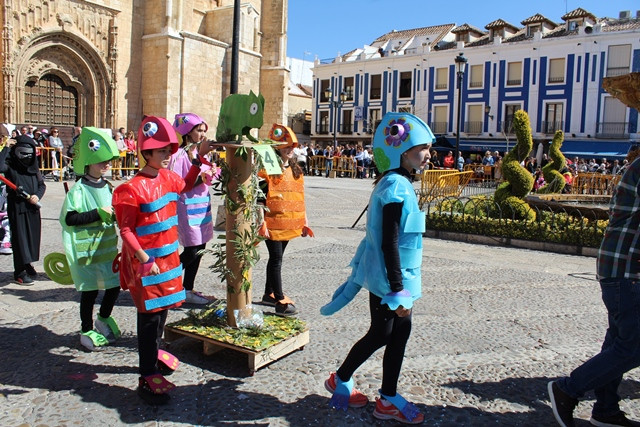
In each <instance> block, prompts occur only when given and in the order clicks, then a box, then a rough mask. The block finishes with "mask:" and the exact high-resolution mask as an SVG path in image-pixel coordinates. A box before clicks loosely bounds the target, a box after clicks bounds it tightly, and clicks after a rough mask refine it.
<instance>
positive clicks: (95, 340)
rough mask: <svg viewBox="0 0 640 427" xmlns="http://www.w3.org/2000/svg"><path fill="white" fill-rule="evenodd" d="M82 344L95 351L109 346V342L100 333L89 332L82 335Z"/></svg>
mask: <svg viewBox="0 0 640 427" xmlns="http://www.w3.org/2000/svg"><path fill="white" fill-rule="evenodd" d="M80 344H82V346H83V347H84V348H86V349H87V350H89V351H93V350H95V349H96V347H103V346H105V345H107V344H109V341H108V340H107V339H106V338H105V337H104V335H102V334H101V333H100V332H96V331H89V332H83V333H81V334H80Z"/></svg>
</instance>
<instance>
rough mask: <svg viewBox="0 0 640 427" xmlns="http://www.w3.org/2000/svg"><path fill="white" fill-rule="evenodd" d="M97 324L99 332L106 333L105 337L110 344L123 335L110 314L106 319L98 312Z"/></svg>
mask: <svg viewBox="0 0 640 427" xmlns="http://www.w3.org/2000/svg"><path fill="white" fill-rule="evenodd" d="M95 325H96V329H97V330H98V332H100V333H101V334H102V335H104V337H105V338H106V339H107V340H108V341H109V344H113V343H114V342H116V340H117V339H118V338H120V335H122V334H121V333H120V328H118V324H117V323H116V321H115V319H114V318H113V316H109V317H107V318H106V319H105V318H104V317H100V315H99V314H98V318H97V319H96V322H95Z"/></svg>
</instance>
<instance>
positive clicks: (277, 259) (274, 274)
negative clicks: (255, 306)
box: [264, 240, 289, 301]
mask: <svg viewBox="0 0 640 427" xmlns="http://www.w3.org/2000/svg"><path fill="white" fill-rule="evenodd" d="M266 243H267V250H268V251H269V261H267V282H266V284H265V286H264V294H265V295H269V294H273V296H274V297H275V299H276V301H280V300H282V299H284V292H283V291H282V257H283V255H284V250H285V249H286V247H287V244H288V243H289V241H288V240H282V241H277V240H266Z"/></svg>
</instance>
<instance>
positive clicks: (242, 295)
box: [225, 144, 253, 328]
mask: <svg viewBox="0 0 640 427" xmlns="http://www.w3.org/2000/svg"><path fill="white" fill-rule="evenodd" d="M226 147H227V158H226V161H227V163H228V165H229V170H230V171H231V177H230V179H229V194H228V197H229V198H230V199H231V200H233V201H234V202H235V203H238V204H240V207H239V208H238V210H237V212H229V211H227V221H226V226H225V229H226V242H227V249H226V252H227V268H228V269H229V271H231V272H233V277H229V276H228V277H227V323H228V324H229V326H231V327H232V328H236V327H237V326H238V325H237V323H236V318H235V315H234V313H233V311H234V310H238V309H239V310H242V309H244V308H245V307H246V306H247V304H251V289H249V290H248V291H247V292H244V291H241V287H242V281H243V278H242V269H243V265H242V264H241V261H239V260H237V259H236V257H235V256H234V254H235V244H234V243H233V240H234V239H235V238H236V235H235V234H234V230H237V231H238V232H239V233H240V234H241V235H242V234H244V232H245V231H248V230H250V227H251V224H250V223H249V222H247V221H246V220H245V218H244V210H245V208H246V206H245V202H244V200H243V199H242V197H241V196H240V194H239V193H238V188H239V187H241V186H245V187H248V186H249V185H250V182H251V169H252V167H251V164H252V159H251V157H252V154H253V152H252V150H250V149H248V150H247V159H246V160H245V159H243V158H242V157H241V156H236V150H237V148H234V147H233V146H232V145H231V144H229V145H226ZM247 275H248V277H246V279H247V280H249V281H251V270H248V273H247Z"/></svg>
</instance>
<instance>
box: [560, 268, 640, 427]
mask: <svg viewBox="0 0 640 427" xmlns="http://www.w3.org/2000/svg"><path fill="white" fill-rule="evenodd" d="M600 288H601V289H602V301H603V302H604V305H605V306H606V307H607V311H608V316H609V328H608V329H607V334H606V335H605V338H604V343H603V344H602V349H601V350H600V353H599V354H597V355H595V356H593V357H592V358H591V359H589V360H587V361H586V362H585V363H583V364H582V365H581V366H579V367H578V368H576V369H575V370H574V371H573V372H571V376H570V377H565V378H562V379H561V380H559V381H558V386H559V387H560V389H561V390H563V391H564V392H566V393H567V394H569V395H570V396H572V397H574V398H576V399H578V398H580V397H582V396H583V395H584V393H585V392H587V391H588V390H593V391H594V393H595V395H596V403H595V405H594V406H593V414H596V415H602V416H608V415H615V414H617V413H618V412H619V411H620V407H619V405H618V402H619V401H620V396H618V386H619V385H620V383H621V382H622V375H623V374H624V373H625V372H627V371H630V370H631V369H633V368H636V367H638V366H640V283H638V282H637V281H636V280H630V279H603V280H601V281H600Z"/></svg>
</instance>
